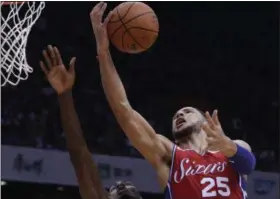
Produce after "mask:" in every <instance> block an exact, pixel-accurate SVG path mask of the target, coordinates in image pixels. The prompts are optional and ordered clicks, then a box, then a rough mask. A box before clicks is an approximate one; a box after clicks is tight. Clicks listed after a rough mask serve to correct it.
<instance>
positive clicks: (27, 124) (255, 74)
mask: <svg viewBox="0 0 280 199" xmlns="http://www.w3.org/2000/svg"><path fill="white" fill-rule="evenodd" d="M76 3H77V2H76ZM115 4H116V3H115ZM115 4H114V3H112V5H109V7H110V6H111V7H113V6H114V5H115ZM161 4H162V5H161V6H160V5H159V3H154V2H153V3H151V5H152V7H153V8H154V9H155V11H156V13H157V15H158V17H159V22H160V26H161V27H160V28H161V29H160V35H159V38H158V41H157V42H156V44H155V46H154V47H153V48H151V49H150V50H149V51H148V52H146V53H144V54H141V55H126V54H122V53H119V52H116V50H115V49H114V48H112V55H113V58H114V61H115V65H116V67H117V69H118V71H119V73H120V76H121V78H122V80H123V82H124V85H125V88H126V91H127V94H128V97H129V100H130V102H131V104H132V106H133V107H134V108H135V109H136V110H137V111H139V112H140V113H141V114H142V115H143V116H144V117H145V118H146V119H147V120H148V121H149V123H150V124H151V125H152V126H153V127H154V128H155V130H156V131H157V132H158V133H160V134H163V135H165V136H167V137H168V138H170V139H172V137H171V120H172V116H173V114H174V113H175V112H176V110H177V109H179V108H181V107H182V106H194V107H197V108H199V109H201V110H202V111H213V110H214V109H215V108H217V109H218V110H219V114H220V119H221V123H222V125H223V128H224V131H225V133H226V134H227V135H228V136H229V137H231V138H233V139H244V140H245V141H247V142H248V143H249V144H250V145H251V147H252V149H253V151H254V153H255V155H256V157H257V169H259V170H264V171H275V170H276V169H277V168H278V167H277V161H279V159H278V157H279V130H278V120H279V118H278V109H279V103H278V92H279V88H278V83H277V74H278V73H277V71H278V68H277V67H278V61H277V59H278V58H277V55H278V54H277V42H276V40H277V37H278V35H277V17H276V16H277V13H274V12H273V6H272V4H263V5H262V6H257V4H255V6H251V5H249V3H248V4H246V3H244V4H243V7H242V8H240V7H239V6H237V4H231V6H229V5H227V6H226V5H225V4H217V5H216V6H214V4H213V5H212V4H211V5H212V7H211V5H210V4H209V5H208V6H200V5H199V4H197V3H189V4H188V6H187V7H186V6H185V7H182V6H178V5H179V3H178V4H170V3H161ZM79 5H80V7H79V9H76V6H75V3H70V2H69V6H68V7H67V9H65V7H64V3H47V6H49V7H46V9H45V11H44V13H43V15H42V16H41V18H40V19H39V21H38V23H37V24H36V26H35V27H34V28H33V32H32V33H31V35H30V38H29V44H28V48H27V52H28V62H29V63H30V65H31V66H32V67H33V68H34V73H33V74H31V76H30V78H29V79H28V80H27V81H25V82H21V83H20V85H19V86H16V87H12V86H6V87H3V88H2V104H1V105H2V110H1V111H2V116H1V128H2V144H7V145H18V146H27V147H36V148H44V149H54V150H66V147H65V138H64V136H63V130H62V128H61V124H60V116H59V107H58V103H57V96H56V93H55V92H54V91H53V89H52V88H51V87H50V85H48V83H47V81H46V80H45V78H44V76H43V73H42V72H41V71H40V68H39V66H38V61H39V60H40V59H41V55H40V54H41V51H42V50H43V48H44V47H45V46H46V45H47V44H54V45H57V46H58V48H59V49H60V50H61V54H62V56H63V57H64V60H65V63H66V64H67V63H68V60H69V58H70V57H71V56H76V57H77V66H76V71H77V80H76V85H75V87H74V91H73V96H74V99H75V105H76V109H77V111H78V115H79V118H80V121H81V124H82V128H83V131H84V136H85V138H86V140H87V142H88V146H89V148H90V150H91V151H92V152H93V153H101V154H107V155H121V156H131V157H140V154H139V153H138V152H137V151H136V150H135V149H134V148H133V147H132V146H131V145H130V143H129V141H128V140H127V138H126V137H125V136H124V134H123V132H122V131H121V129H120V127H119V126H118V124H117V122H116V120H115V118H114V116H113V115H112V113H111V111H110V108H109V106H108V104H107V101H106V99H105V96H104V93H103V91H102V86H101V83H100V74H99V70H98V62H97V61H96V60H95V54H96V52H95V42H94V39H93V36H92V31H91V27H90V22H89V17H88V14H89V11H90V9H91V7H92V6H93V3H91V2H79ZM264 5H265V6H264ZM166 6H168V7H169V8H168V10H169V11H170V10H172V9H171V8H170V6H171V7H172V6H174V10H176V13H175V12H174V11H173V12H172V11H170V12H171V13H172V14H170V15H168V14H166V9H165V8H166ZM206 7H207V9H208V12H207V11H206ZM233 8H234V9H233ZM238 9H239V10H238ZM54 10H59V12H60V15H61V17H59V18H57V15H53V14H52V13H53V12H54ZM231 10H234V11H231ZM221 16H223V17H221ZM40 38H44V39H40Z"/></svg>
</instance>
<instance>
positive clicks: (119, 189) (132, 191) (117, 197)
mask: <svg viewBox="0 0 280 199" xmlns="http://www.w3.org/2000/svg"><path fill="white" fill-rule="evenodd" d="M109 198H110V199H141V195H140V193H139V192H138V191H137V190H136V188H135V187H134V186H133V184H131V183H127V182H117V183H116V185H115V186H112V187H111V188H110V190H109Z"/></svg>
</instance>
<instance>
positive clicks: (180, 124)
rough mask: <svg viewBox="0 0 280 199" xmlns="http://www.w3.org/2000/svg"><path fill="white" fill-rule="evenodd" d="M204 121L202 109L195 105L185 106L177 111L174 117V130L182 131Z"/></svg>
mask: <svg viewBox="0 0 280 199" xmlns="http://www.w3.org/2000/svg"><path fill="white" fill-rule="evenodd" d="M203 121H204V116H203V115H202V113H201V112H200V111H198V110H197V109H196V108H193V107H184V108H182V109H180V110H179V111H177V112H176V114H175V115H174V117H173V122H172V130H173V132H178V131H182V130H184V129H186V128H188V127H191V126H194V125H197V124H198V123H201V122H203Z"/></svg>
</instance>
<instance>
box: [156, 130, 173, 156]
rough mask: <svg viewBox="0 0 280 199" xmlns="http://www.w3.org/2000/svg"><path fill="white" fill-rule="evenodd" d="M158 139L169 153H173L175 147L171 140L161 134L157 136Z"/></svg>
mask: <svg viewBox="0 0 280 199" xmlns="http://www.w3.org/2000/svg"><path fill="white" fill-rule="evenodd" d="M157 138H158V140H159V141H160V142H161V143H162V144H163V145H164V147H165V148H166V149H167V150H168V151H170V152H172V150H173V148H174V146H175V145H174V143H173V142H172V141H171V140H169V139H168V138H167V137H165V136H163V135H161V134H157Z"/></svg>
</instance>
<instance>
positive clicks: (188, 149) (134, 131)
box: [90, 3, 256, 199]
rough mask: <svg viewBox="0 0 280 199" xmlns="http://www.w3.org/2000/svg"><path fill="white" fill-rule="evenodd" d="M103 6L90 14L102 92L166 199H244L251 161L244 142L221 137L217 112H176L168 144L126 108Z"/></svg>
mask: <svg viewBox="0 0 280 199" xmlns="http://www.w3.org/2000/svg"><path fill="white" fill-rule="evenodd" d="M105 8H106V4H105V3H99V4H98V5H97V6H96V7H95V8H94V9H93V11H92V12H91V16H90V17H91V22H92V27H93V32H94V35H95V38H96V45H97V57H98V60H99V64H100V66H99V67H100V73H101V80H102V85H103V89H104V92H105V95H106V97H107V100H108V102H109V105H110V106H111V109H112V111H113V113H114V115H115V117H116V119H117V121H118V123H119V124H120V126H121V128H122V129H123V131H124V133H125V134H126V136H127V137H128V138H129V140H130V141H131V143H132V144H133V146H134V147H135V148H137V149H138V150H139V152H140V153H141V154H142V155H143V156H144V157H145V158H146V159H147V160H148V161H149V162H150V163H151V164H152V166H153V167H154V168H155V170H156V172H157V174H158V177H159V182H160V184H161V186H162V188H165V190H166V191H165V194H166V198H172V199H203V198H209V199H222V198H223V199H225V198H226V199H244V198H246V192H245V191H244V182H243V178H242V175H247V174H249V173H251V172H252V171H253V169H254V167H255V162H256V161H255V157H254V155H253V154H252V153H251V152H250V147H249V145H248V144H247V143H245V142H244V141H236V142H235V141H233V140H231V139H230V138H228V137H227V136H226V135H225V134H224V132H223V130H222V127H221V124H220V122H219V120H218V112H217V111H214V113H213V115H212V116H210V114H209V113H208V112H206V114H205V115H204V114H202V113H201V112H200V111H199V110H198V109H196V108H192V107H185V108H182V109H180V110H179V111H178V112H177V113H176V114H175V115H174V117H173V123H172V124H173V135H174V138H175V144H174V143H172V142H171V141H170V140H168V139H167V138H165V137H164V136H161V135H159V134H156V132H155V131H154V129H153V128H152V127H151V126H150V125H149V123H148V122H147V121H146V120H145V119H144V118H143V117H142V116H141V115H140V114H139V113H138V112H137V111H135V110H134V109H133V108H132V107H131V105H130V103H129V101H128V99H127V96H126V93H125V89H124V87H123V84H122V82H121V80H120V77H119V75H118V73H117V71H116V68H115V66H114V63H113V61H112V58H111V55H110V51H109V40H108V35H107V32H106V24H107V22H108V18H107V20H105V22H104V23H102V16H103V13H104V11H105ZM110 15H111V13H110V14H109V17H110ZM158 160H160V161H158Z"/></svg>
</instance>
